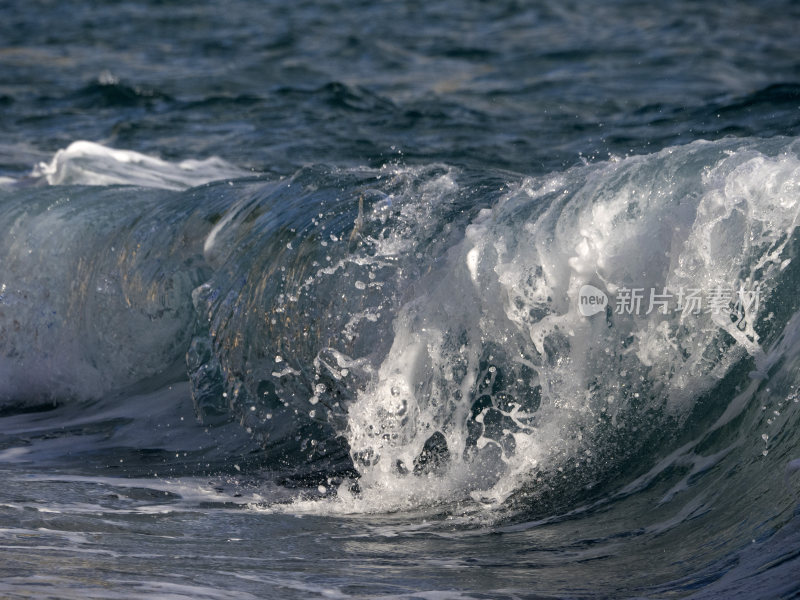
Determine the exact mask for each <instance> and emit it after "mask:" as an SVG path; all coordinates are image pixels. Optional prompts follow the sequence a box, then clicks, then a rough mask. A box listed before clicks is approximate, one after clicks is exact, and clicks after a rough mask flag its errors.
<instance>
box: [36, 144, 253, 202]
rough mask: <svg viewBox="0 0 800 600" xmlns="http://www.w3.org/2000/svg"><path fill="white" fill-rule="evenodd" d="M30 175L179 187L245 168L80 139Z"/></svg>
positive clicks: (56, 181)
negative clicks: (170, 158) (164, 157)
mask: <svg viewBox="0 0 800 600" xmlns="http://www.w3.org/2000/svg"><path fill="white" fill-rule="evenodd" d="M31 175H32V176H33V177H35V178H40V179H43V180H45V181H46V182H47V183H48V184H50V185H97V186H104V185H133V186H141V187H151V188H162V189H171V190H182V189H187V188H191V187H195V186H198V185H202V184H204V183H208V182H210V181H217V180H220V179H235V178H239V177H244V176H246V175H247V172H246V171H243V170H242V169H239V168H237V167H235V166H234V165H232V164H230V163H228V162H226V161H224V160H222V159H221V158H218V157H211V158H206V159H203V160H195V159H188V160H183V161H180V162H168V161H165V160H162V159H160V158H156V157H153V156H148V155H146V154H141V153H139V152H134V151H133V150H117V149H114V148H109V147H107V146H103V145H102V144H97V143H95V142H88V141H84V140H80V141H76V142H73V143H72V144H70V145H69V146H68V147H67V148H65V149H62V150H59V151H58V152H56V154H55V156H53V159H52V160H51V161H50V162H49V163H45V162H42V163H39V164H38V165H37V166H36V167H35V168H34V169H33V172H32V174H31Z"/></svg>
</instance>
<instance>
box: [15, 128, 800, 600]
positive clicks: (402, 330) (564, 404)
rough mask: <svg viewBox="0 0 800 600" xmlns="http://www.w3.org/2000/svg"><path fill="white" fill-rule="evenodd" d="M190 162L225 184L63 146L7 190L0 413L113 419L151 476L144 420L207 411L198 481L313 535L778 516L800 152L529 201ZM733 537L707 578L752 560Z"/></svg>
mask: <svg viewBox="0 0 800 600" xmlns="http://www.w3.org/2000/svg"><path fill="white" fill-rule="evenodd" d="M72 157H76V158H75V159H76V160H78V162H79V163H80V164H81V168H80V170H79V171H77V170H75V169H74V168H72V167H67V166H65V164H68V163H69V164H71V163H70V161H71V160H72ZM65 161H66V163H65ZM109 161H111V164H112V168H111V169H110V170H109V169H108V168H107V167H108V164H109ZM125 161H132V162H133V163H135V167H134V168H133V169H132V171H130V172H129V176H130V179H129V180H120V179H119V178H118V177H117V175H115V174H114V173H116V171H117V166H118V165H117V163H120V162H125ZM192 164H193V166H192V167H191V168H192V169H196V170H197V173H196V175H197V177H198V182H206V181H213V180H216V179H219V178H220V177H222V178H223V180H222V181H216V182H212V183H206V184H205V185H201V186H198V187H190V188H189V189H181V188H184V187H186V185H189V183H188V182H189V181H190V179H186V178H187V177H189V175H188V174H187V173H186V171H187V170H190V169H189V167H187V166H186V164H183V165H174V164H171V163H167V162H164V161H160V160H157V159H152V158H149V157H145V158H141V157H140V156H139V155H136V154H126V153H124V152H121V151H112V150H110V149H105V148H103V147H100V146H90V145H81V144H74V145H73V146H71V147H70V149H68V150H67V151H66V152H64V153H59V155H57V156H56V158H55V159H54V160H53V162H52V163H51V164H50V166H48V167H46V168H45V167H41V168H40V169H39V170H37V171H36V172H35V173H34V175H35V177H38V179H37V180H36V181H34V183H35V184H36V185H30V183H31V182H30V180H25V181H19V182H16V183H11V184H8V185H6V186H5V187H3V188H0V203H2V206H3V210H2V212H0V230H2V231H3V232H4V235H3V236H2V238H0V253H1V254H2V256H3V257H4V259H3V262H2V264H1V265H0V282H1V284H0V373H2V377H1V378H0V380H1V381H2V383H1V384H0V401H2V406H3V414H4V415H9V414H16V413H25V412H31V411H48V410H50V409H52V408H53V406H56V407H60V409H59V410H61V409H63V410H66V411H72V412H71V413H70V414H72V415H76V414H82V415H83V416H82V417H81V418H82V419H83V420H82V421H80V422H81V424H82V425H81V426H82V427H88V425H87V423H91V422H92V417H91V414H92V411H98V412H97V416H96V420H97V422H98V423H99V422H101V421H102V422H105V423H110V422H111V421H110V420H109V419H111V417H109V415H111V416H112V417H113V418H116V419H119V418H120V414H122V413H121V412H120V410H122V409H121V408H120V407H123V406H127V408H126V409H125V410H126V411H127V412H125V418H126V419H127V420H126V421H125V422H126V423H127V425H126V426H125V427H127V433H126V434H125V436H124V437H123V438H121V437H119V436H120V435H121V434H117V433H114V430H115V428H117V427H118V426H119V422H118V421H114V423H117V424H116V425H114V426H113V427H111V426H109V429H108V433H107V435H106V439H111V440H114V436H115V435H116V436H117V439H116V442H115V443H112V444H111V445H112V446H114V448H115V452H116V451H118V450H119V448H120V447H121V446H126V445H127V446H128V447H130V448H132V449H133V450H135V451H139V452H141V451H144V450H147V451H148V452H151V451H154V449H153V448H152V447H151V446H150V445H149V444H151V443H153V442H152V437H148V436H147V435H146V434H145V431H146V428H148V427H150V426H151V425H152V421H149V420H148V419H146V418H143V417H142V416H141V415H138V414H137V411H138V409H137V408H136V403H141V406H143V407H145V406H146V407H149V408H148V409H147V410H148V411H155V412H154V413H153V414H161V413H158V411H159V410H163V408H159V407H158V406H159V404H161V405H165V403H168V402H170V403H178V402H179V400H178V399H176V398H177V396H178V395H180V394H184V396H185V397H186V398H188V397H189V396H188V395H189V394H191V399H192V403H193V406H194V413H195V416H196V419H197V421H198V422H199V424H200V427H198V424H197V423H193V422H190V421H186V422H183V423H182V424H180V425H179V427H180V428H182V431H183V433H182V434H181V435H182V436H183V437H179V438H176V439H177V440H178V441H176V442H175V444H177V446H176V447H170V449H169V456H171V454H172V453H173V451H174V450H175V449H177V450H179V452H176V453H175V456H176V459H175V460H174V464H173V467H174V468H175V469H177V470H178V471H180V468H183V467H185V466H186V461H185V460H184V459H183V458H180V459H177V457H178V456H179V454H180V453H181V452H180V450H181V449H187V448H188V447H190V446H191V447H192V448H196V447H197V446H196V445H193V444H196V442H197V440H199V439H200V437H201V435H200V434H199V433H197V434H195V433H192V431H198V432H199V431H202V432H204V435H212V437H213V438H214V439H213V441H212V442H206V443H210V444H211V445H213V446H214V447H215V452H216V455H215V456H216V459H218V460H217V462H215V463H214V464H213V466H212V465H211V463H210V462H208V461H209V460H210V459H209V453H208V452H205V453H201V455H199V456H196V457H195V458H196V460H197V461H198V465H199V464H200V463H204V464H205V465H206V470H207V469H208V468H211V469H226V468H230V467H232V466H235V468H236V470H237V471H238V470H239V469H240V464H250V465H251V467H255V468H256V469H267V470H269V471H270V472H271V473H273V474H274V473H278V474H280V477H283V481H285V482H293V483H292V485H311V486H317V484H318V483H321V484H324V485H320V490H321V492H322V493H323V495H326V496H327V499H326V500H319V501H316V502H312V503H311V505H308V504H307V503H305V504H304V502H298V503H297V504H296V510H299V511H304V510H313V511H317V512H318V511H323V512H354V511H355V512H386V511H393V510H398V509H403V510H408V509H419V508H420V507H425V506H431V505H433V506H437V505H442V506H453V504H454V503H455V505H457V506H461V507H471V508H468V509H466V510H468V511H470V510H478V511H481V510H485V509H487V508H492V509H494V508H499V509H500V510H499V511H494V512H495V514H496V515H503V516H502V519H506V520H510V522H511V523H515V522H526V521H529V520H530V519H545V520H547V519H552V518H555V516H557V515H563V514H577V513H582V512H586V511H588V512H589V513H591V512H593V511H598V510H600V511H606V514H607V515H609V516H608V518H609V519H611V518H612V517H613V516H614V515H617V514H624V515H626V516H625V517H624V519H625V520H626V523H628V524H627V525H626V527H631V525H630V523H632V522H638V523H642V522H644V523H649V524H647V525H645V526H644V529H643V530H642V532H643V533H642V534H641V535H644V536H645V538H646V539H648V540H649V539H651V538H652V537H653V536H656V537H657V536H658V535H661V534H662V533H663V532H664V531H672V530H675V531H683V529H680V528H682V527H683V528H686V527H692V526H693V525H692V522H693V521H694V520H695V519H697V518H700V517H701V516H702V515H703V514H705V513H706V512H708V511H712V512H714V511H722V514H724V515H725V516H719V517H718V518H717V521H716V524H717V525H718V526H722V525H724V524H725V523H730V524H734V523H736V522H737V521H736V520H737V519H745V520H746V521H748V522H752V521H753V520H760V522H773V521H775V520H776V519H777V520H778V521H780V520H781V519H783V518H784V517H781V516H780V515H783V514H785V511H786V509H787V507H788V506H790V504H791V502H792V500H791V495H788V496H787V495H786V494H785V490H786V489H790V488H791V486H790V487H789V488H787V487H786V485H787V483H791V481H792V478H793V477H794V472H795V471H796V470H797V468H798V467H797V460H796V458H797V457H796V456H794V455H793V454H792V453H793V452H796V448H797V447H798V442H800V440H798V439H797V438H798V433H797V428H796V427H792V424H793V423H795V422H796V418H797V414H798V412H797V411H798V398H799V396H798V385H800V380H799V379H800V378H799V376H798V373H800V370H798V361H799V360H800V359H799V358H798V357H799V356H800V320H798V317H797V313H798V308H799V307H798V298H797V294H796V290H797V283H798V271H797V269H798V265H797V261H796V260H795V254H796V251H797V249H798V240H799V238H798V233H797V225H798V218H800V141H798V140H796V139H792V138H773V139H769V140H758V139H745V140H741V139H740V140H730V139H729V140H723V141H718V142H704V141H699V142H695V143H692V144H689V145H686V146H680V147H672V148H668V149H665V150H663V151H661V152H658V153H655V154H650V155H645V156H637V157H629V158H622V159H613V160H611V161H608V162H602V163H595V164H585V165H583V166H578V167H574V168H572V169H570V170H567V171H565V172H563V173H557V174H553V175H549V176H543V177H533V178H532V177H519V176H514V175H512V174H509V173H506V172H499V171H498V172H491V171H485V172H474V171H469V170H464V169H457V168H454V167H450V166H447V165H443V164H431V165H428V166H417V167H406V166H398V165H386V166H384V167H382V168H379V169H373V168H366V167H364V168H349V169H343V168H332V167H324V166H314V167H307V168H304V169H301V170H299V171H298V172H296V173H295V174H294V175H293V176H292V177H288V178H282V179H277V180H275V179H265V178H264V177H252V178H249V179H247V178H241V177H240V178H238V179H232V176H233V175H235V172H234V170H233V167H230V166H229V165H224V164H221V163H219V162H217V161H206V162H204V163H192ZM109 172H110V173H111V174H110V175H109V176H108V177H110V178H111V179H109V178H108V177H106V176H105V175H98V176H95V175H93V174H92V173H109ZM59 173H60V174H61V175H59ZM70 173H71V174H70ZM74 173H81V175H80V176H76V175H74ZM112 180H113V182H115V183H118V184H123V185H116V186H108V185H101V186H99V187H98V186H93V185H92V184H96V183H100V184H106V183H110V182H111V181H112ZM46 184H51V185H46ZM124 184H128V185H124ZM587 286H588V287H587ZM587 290H589V292H587ZM637 290H638V291H637ZM587 294H588V295H591V296H592V297H593V298H594V300H592V301H591V305H590V302H589V300H587V299H586V298H587V297H588V296H587ZM637 294H639V295H638V296H637ZM637 297H638V298H639V303H637V304H634V303H633V301H634V300H635V299H636V298H637ZM690 298H695V299H697V298H699V302H704V303H705V304H701V305H696V304H695V305H693V304H691V303H690ZM626 299H627V301H626ZM182 382H183V383H182ZM167 386H168V387H167ZM175 386H177V387H175ZM182 386H183V387H182ZM173 387H175V389H174V390H173ZM167 389H169V390H171V391H170V392H166V391H159V390H167ZM159 398H161V400H159ZM98 403H99V404H98ZM98 407H100V408H98ZM109 407H110V408H109ZM101 408H102V410H100V409H101ZM37 414H39V413H37ZM54 414H59V415H60V416H59V418H61V417H62V416H63V414H61V413H58V411H56V413H54ZM42 415H43V416H42V417H41V418H42V419H46V418H47V417H46V415H47V412H44V413H42ZM87 415H88V416H87ZM112 420H113V419H112ZM37 422H39V423H40V421H37ZM23 429H24V428H23ZM209 432H211V434H209ZM20 435H23V434H20ZM55 435H69V434H66V433H62V434H55ZM137 435H142V438H141V439H140V441H138V442H137V441H136V440H137ZM20 439H21V438H20ZM143 440H147V441H143ZM137 444H138V445H137ZM5 446H6V447H7V448H9V447H10V448H12V450H13V448H14V442H13V440H12V441H10V442H8V441H7V442H6V443H5ZM27 451H28V450H25V452H27ZM9 452H11V450H6V451H5V453H4V455H3V456H4V457H6V458H8V457H10V456H12V454H13V453H12V454H9ZM21 452H22V451H21ZM245 454H247V456H249V458H246V459H245V458H244V456H245ZM14 456H16V455H14ZM164 456H167V454H165V455H164ZM183 456H184V457H185V456H186V453H185V452H184V453H183ZM243 460H245V462H244V463H243V462H242V461H243ZM163 461H166V462H167V464H168V465H169V463H170V462H172V459H167V458H164V459H163ZM163 461H162V462H163ZM247 461H249V463H248V462H247ZM180 465H183V467H180ZM179 467H180V468H179ZM144 468H145V469H147V468H149V467H148V466H147V464H146V463H145V464H144ZM159 468H160V469H163V468H165V467H164V466H163V465H162V466H160V467H159ZM198 468H199V469H200V471H201V472H202V471H203V468H202V467H198ZM253 472H255V471H253ZM731 494H734V497H735V498H736V501H735V502H734V501H733V500H731ZM764 494H769V495H773V496H775V497H776V498H779V499H780V500H779V504H781V506H782V507H783V508H781V509H779V510H778V511H777V512H775V510H773V508H772V507H770V506H768V505H766V504H764V503H763V502H760V501H759V500H758V499H759V498H760V497H761V496H763V495H764ZM642 498H649V499H650V500H649V501H641V502H639V503H638V504H637V499H642ZM673 502H677V503H678V504H679V510H678V512H677V513H674V512H672V513H671V512H670V511H674V509H675V506H676V505H675V504H674V503H673ZM309 506H314V507H315V508H313V509H311V508H309ZM653 506H655V509H653V508H652V507H653ZM723 508H724V511H723ZM651 511H652V514H651ZM748 511H749V512H748ZM667 514H669V515H671V516H665V515H667ZM748 515H749V516H748ZM621 518H622V517H621ZM598 523H599V521H595V525H597V524H598ZM675 528H678V529H675ZM740 529H741V531H739V532H737V533H735V534H731V535H730V536H729V537H728V538H726V539H725V540H724V543H723V544H722V545H721V549H720V550H718V551H714V552H712V553H710V554H709V557H708V560H707V563H706V564H708V565H715V564H716V563H714V561H719V560H723V558H721V557H722V556H723V555H724V552H723V550H726V551H727V550H729V549H730V548H732V547H733V548H738V547H741V548H744V546H745V545H746V544H747V543H749V542H748V538H749V536H750V535H751V528H749V527H746V526H743V527H741V528H740ZM606 534H607V532H606ZM626 535H627V534H626ZM636 535H637V536H638V535H639V534H636ZM671 535H672V534H671ZM648 536H649V537H648ZM637 539H638V538H637ZM637 543H640V542H639V541H637V542H635V543H634V542H631V547H633V546H635V545H636V544H637ZM698 543H699V542H698ZM780 552H783V550H780V551H778V555H779V556H782V554H780ZM709 568H712V567H709ZM713 568H714V569H718V565H717V566H714V567H713ZM748 568H749V567H748ZM753 568H756V567H753ZM758 568H760V567H758ZM665 577H668V575H665ZM686 585H689V584H688V583H687V584H686ZM721 589H722V588H721Z"/></svg>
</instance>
